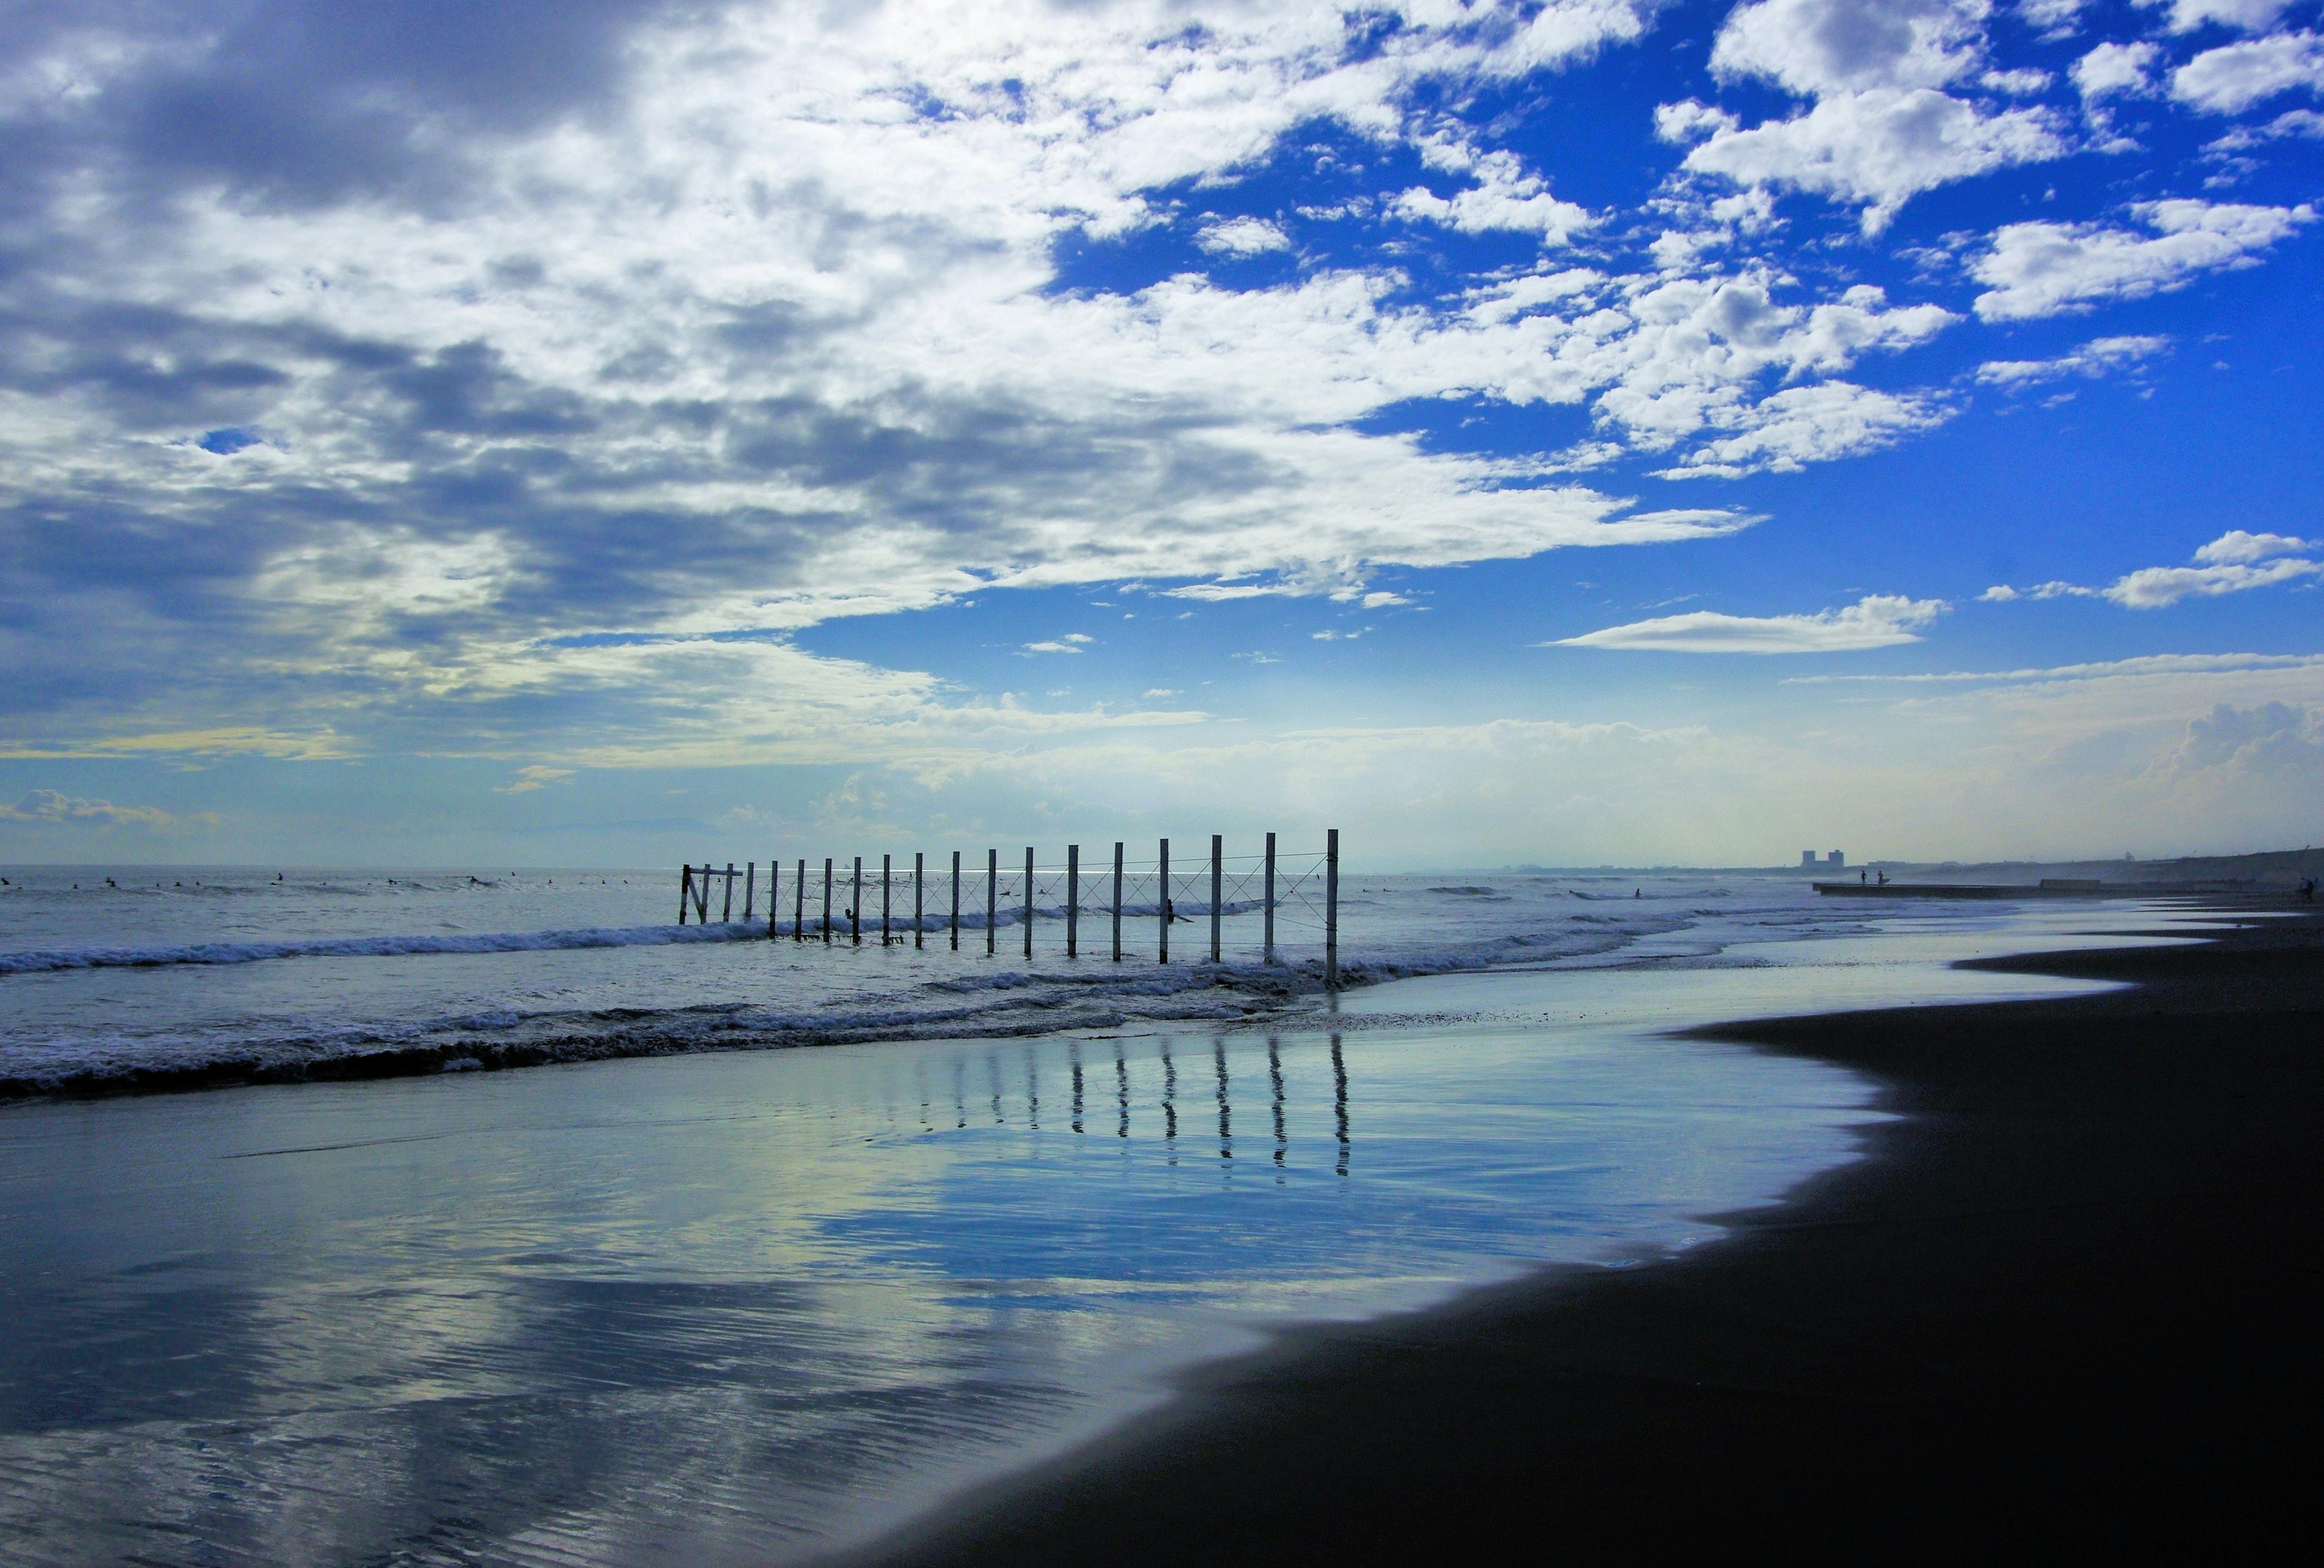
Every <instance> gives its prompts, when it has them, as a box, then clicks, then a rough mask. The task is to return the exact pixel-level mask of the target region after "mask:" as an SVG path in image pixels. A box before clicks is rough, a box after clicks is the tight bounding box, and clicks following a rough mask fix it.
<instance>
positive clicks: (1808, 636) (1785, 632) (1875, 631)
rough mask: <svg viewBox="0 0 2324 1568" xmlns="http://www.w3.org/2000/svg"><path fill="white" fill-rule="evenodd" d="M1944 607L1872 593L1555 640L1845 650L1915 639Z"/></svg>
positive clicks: (1586, 644)
mask: <svg viewBox="0 0 2324 1568" xmlns="http://www.w3.org/2000/svg"><path fill="white" fill-rule="evenodd" d="M1948 608H1949V606H1948V605H1947V604H1945V602H1944V601H1943V600H1942V599H1907V598H1904V597H1901V596H1898V595H1886V594H1873V595H1867V596H1866V597H1864V598H1862V599H1859V600H1858V601H1857V602H1856V603H1855V604H1850V605H1849V606H1848V607H1847V608H1845V609H1840V610H1825V611H1822V612H1821V613H1817V614H1813V615H1766V616H1751V615H1722V614H1720V613H1717V612H1715V611H1710V610H1697V611H1694V612H1692V613H1689V614H1684V615H1664V616H1659V617H1657V618H1655V620H1651V621H1634V622H1632V623H1629V624H1628V625H1627V626H1609V627H1607V628H1606V629H1605V630H1603V631H1600V632H1587V633H1585V634H1583V635H1582V636H1580V637H1567V638H1563V639H1561V640H1560V641H1558V643H1557V644H1555V646H1558V647H1562V648H1630V649H1653V650H1662V651H1666V652H1674V653H1849V652H1855V651H1857V650H1861V649H1867V648H1891V647H1894V646H1895V645H1896V644H1897V643H1900V642H1917V641H1920V636H1919V632H1921V630H1922V629H1923V628H1924V627H1926V626H1927V625H1929V623H1932V622H1933V621H1934V620H1935V619H1936V618H1937V617H1938V616H1940V615H1941V614H1943V613H1945V611H1946V610H1947V609H1948Z"/></svg>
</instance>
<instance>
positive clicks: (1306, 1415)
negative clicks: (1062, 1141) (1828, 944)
mask: <svg viewBox="0 0 2324 1568" xmlns="http://www.w3.org/2000/svg"><path fill="white" fill-rule="evenodd" d="M2122 934H2123V935H2132V934H2133V933H2128V932H2125V933H2122ZM1960 967H1963V968H1968V969H1973V970H1983V971H1989V972H1999V973H2040V974H2047V975H2058V976H2064V977H2071V978H2082V979H2091V980H2105V981H2114V982H2126V983H2127V989H2121V990H2116V991H2111V992H2104V993H2099V994H2095V995H2084V996H2078V997H2070V998H2058V999H2047V1000H2041V1001H2001V1002H1972V1003H1962V1004H1950V1005H1936V1006H1926V1007H1909V1008H1901V1009H1885V1010H1876V1011H1871V1012H1857V1013H1845V1012H1842V1013H1824V1014H1812V1015H1808V1016H1804V1017H1796V1018H1786V1019H1760V1020H1750V1021H1743V1022H1736V1023H1729V1024H1721V1025H1716V1026H1711V1027H1709V1028H1697V1029H1692V1030H1688V1031H1684V1034H1685V1035H1686V1036H1689V1037H1692V1038H1708V1039H1717V1040H1721V1041H1727V1042H1729V1043H1737V1044H1743V1045H1748V1046H1750V1047H1753V1048H1756V1049H1758V1050H1762V1051H1769V1052H1774V1053H1776V1054H1782V1055H1794V1056H1808V1057H1812V1058H1814V1059H1817V1060H1821V1061H1826V1062H1830V1063H1831V1064H1833V1065H1839V1066H1841V1067H1844V1068H1847V1069H1849V1070H1850V1071H1853V1072H1857V1073H1860V1074H1863V1075H1866V1076H1867V1077H1869V1078H1871V1079H1873V1080H1874V1081H1876V1082H1877V1083H1878V1084H1880V1085H1881V1094H1880V1099H1879V1101H1878V1102H1877V1105H1876V1109H1878V1110H1882V1111H1890V1112H1895V1113H1897V1114H1896V1116H1895V1119H1894V1120H1891V1121H1885V1122H1881V1123H1877V1124H1875V1125H1872V1126H1870V1127H1867V1129H1865V1130H1864V1132H1863V1133H1862V1137H1863V1139H1864V1146H1865V1154H1866V1158H1863V1159H1860V1160H1858V1161H1857V1162H1855V1163H1853V1164H1851V1165H1849V1166H1847V1167H1841V1168H1840V1169H1838V1170H1835V1171H1831V1172H1828V1173H1826V1174H1825V1175H1823V1176H1818V1177H1815V1178H1812V1180H1810V1181H1809V1182H1807V1183H1804V1184H1803V1185H1801V1186H1800V1187H1799V1188H1796V1189H1794V1191H1793V1192H1792V1193H1791V1194H1788V1195H1787V1196H1786V1198H1785V1199H1784V1201H1783V1202H1782V1203H1781V1204H1777V1205H1775V1206H1773V1207H1770V1208H1766V1209H1756V1210H1751V1211H1747V1212H1745V1213H1738V1214H1729V1215H1720V1216H1710V1217H1711V1218H1713V1219H1716V1220H1717V1221H1718V1222H1720V1224H1722V1225H1723V1226H1726V1227H1728V1229H1727V1233H1726V1234H1725V1235H1724V1236H1723V1237H1721V1238H1720V1240H1718V1241H1712V1242H1710V1243H1707V1244H1705V1245H1703V1246H1701V1247H1698V1248H1695V1249H1692V1250H1689V1251H1688V1252H1685V1253H1683V1254H1681V1255H1679V1256H1676V1257H1674V1258H1672V1259H1667V1260H1664V1261H1659V1262H1655V1263H1652V1264H1648V1265H1646V1266H1643V1267H1639V1268H1628V1269H1614V1270H1608V1269H1594V1270H1593V1269H1587V1268H1557V1269H1553V1270H1550V1271H1547V1272H1545V1273H1542V1274H1538V1275H1535V1276H1533V1277H1529V1278H1528V1279H1526V1280H1524V1281H1520V1282H1517V1283H1513V1284H1510V1285H1506V1286H1500V1287H1491V1288H1489V1289H1487V1290H1484V1291H1480V1292H1478V1293H1475V1294H1472V1295H1470V1296H1464V1297H1462V1299H1461V1300H1460V1301H1459V1302H1457V1303H1454V1304H1451V1305H1446V1306H1443V1307H1441V1308H1436V1309H1434V1310H1431V1311H1428V1312H1423V1313H1418V1314H1409V1315H1406V1316H1402V1317H1396V1318H1388V1319H1380V1320H1374V1321H1372V1322H1369V1323H1367V1324H1360V1325H1329V1326H1319V1327H1311V1328H1305V1329H1301V1330H1297V1331H1293V1332H1291V1333H1286V1334H1284V1335H1283V1336H1281V1337H1280V1338H1279V1339H1278V1340H1277V1342H1275V1343H1273V1344H1272V1345H1270V1346H1269V1347H1268V1348H1267V1349H1265V1350H1262V1351H1257V1352H1254V1353H1252V1354H1250V1355H1247V1356H1243V1357H1239V1358H1235V1359H1233V1360H1228V1361H1224V1362H1220V1363H1215V1364H1213V1365H1211V1366H1208V1367H1205V1368H1203V1369H1202V1370H1199V1371H1197V1372H1195V1373H1194V1374H1192V1375H1191V1376H1189V1377H1187V1378H1185V1379H1182V1380H1181V1381H1180V1382H1179V1383H1178V1384H1177V1386H1176V1393H1177V1396H1178V1397H1176V1399H1175V1400H1173V1401H1172V1403H1171V1404H1170V1405H1169V1406H1168V1407H1166V1408H1164V1409H1163V1410H1161V1411H1158V1412H1157V1413H1156V1414H1155V1415H1153V1416H1149V1417H1147V1418H1145V1419H1143V1420H1141V1421H1139V1422H1136V1423H1133V1424H1131V1425H1130V1426H1127V1427H1124V1428H1121V1429H1119V1430H1117V1431H1116V1432H1114V1433H1112V1434H1109V1435H1107V1436H1105V1437H1102V1438H1101V1439H1099V1440H1097V1441H1096V1442H1094V1443H1092V1444H1090V1445H1088V1446H1085V1447H1084V1448H1082V1449H1079V1450H1076V1451H1074V1453H1070V1454H1068V1455H1066V1456H1065V1457H1063V1458H1061V1459H1058V1460H1056V1461H1053V1462H1047V1463H1045V1464H1042V1465H1039V1466H1037V1467H1036V1468H1034V1469H1032V1470H1030V1471H1022V1472H1019V1473H1018V1474H1017V1475H1015V1476H1013V1477H1012V1478H1010V1479H1008V1480H1002V1481H999V1482H996V1483H993V1484H991V1485H989V1486H987V1487H984V1488H982V1489H980V1490H978V1491H976V1492H974V1493H973V1494H971V1495H970V1496H969V1497H967V1498H966V1499H961V1500H958V1501H955V1502H954V1503H951V1504H948V1505H945V1506H944V1507H942V1508H939V1509H938V1510H937V1511H936V1512H935V1513H933V1514H931V1515H928V1516H926V1517H923V1518H922V1519H921V1520H920V1521H918V1523H916V1524H914V1525H911V1526H906V1527H905V1528H904V1529H903V1530H902V1531H900V1532H898V1533H895V1534H892V1535H890V1536H887V1537H885V1538H884V1539H882V1540H881V1541H879V1542H875V1543H873V1544H871V1545H870V1546H868V1547H865V1548H861V1549H858V1550H855V1551H852V1552H849V1553H846V1554H843V1555H842V1556H840V1557H839V1558H837V1559H835V1560H836V1561H843V1562H849V1563H872V1562H878V1563H961V1564H966V1563H1004V1562H1005V1563H1043V1562H1050V1561H1059V1562H1062V1561H1065V1560H1066V1559H1067V1558H1068V1556H1070V1557H1073V1558H1075V1559H1081V1558H1086V1557H1087V1556H1089V1555H1090V1554H1092V1553H1093V1552H1097V1553H1101V1554H1102V1555H1104V1556H1105V1557H1106V1558H1107V1559H1108V1560H1109V1561H1118V1562H1133V1563H1134V1562H1148V1561H1151V1562H1157V1563H1159V1562H1162V1561H1164V1560H1166V1559H1176V1558H1179V1557H1183V1556H1184V1555H1185V1553H1186V1552H1187V1551H1188V1550H1189V1549H1196V1550H1200V1551H1202V1552H1203V1554H1205V1555H1210V1556H1224V1557H1226V1558H1227V1559H1228V1560H1230V1561H1239V1560H1243V1559H1246V1558H1249V1559H1252V1560H1257V1559H1259V1558H1264V1557H1279V1556H1282V1555H1284V1554H1289V1553H1294V1552H1313V1551H1315V1550H1318V1549H1322V1550H1324V1551H1334V1552H1342V1553H1346V1554H1351V1555H1352V1556H1353V1557H1354V1558H1355V1559H1356V1560H1365V1559H1374V1560H1376V1559H1378V1558H1379V1556H1381V1555H1382V1554H1386V1553H1388V1552H1391V1551H1392V1552H1396V1553H1398V1554H1406V1555H1412V1556H1416V1557H1420V1558H1423V1559H1434V1558H1438V1557H1443V1556H1446V1555H1451V1554H1472V1553H1485V1552H1500V1551H1506V1550H1507V1549H1508V1545H1509V1544H1510V1543H1513V1542H1518V1541H1525V1540H1528V1539H1538V1540H1540V1541H1541V1542H1543V1544H1544V1545H1548V1544H1549V1543H1552V1542H1555V1543H1558V1544H1563V1543H1565V1542H1567V1541H1573V1540H1579V1541H1582V1542H1584V1543H1591V1542H1603V1543H1605V1544H1607V1545H1613V1546H1616V1547H1618V1549H1622V1550H1625V1551H1632V1552H1635V1551H1638V1550H1651V1549H1668V1550H1673V1551H1675V1550H1678V1549H1682V1548H1686V1547H1689V1546H1699V1545H1701V1544H1703V1543H1704V1542H1705V1541H1706V1540H1709V1539H1716V1540H1717V1542H1718V1544H1719V1545H1720V1546H1721V1547H1725V1548H1731V1547H1733V1546H1735V1545H1764V1546H1768V1547H1794V1548H1795V1547H1797V1546H1800V1545H1809V1544H1824V1543H1829V1544H1830V1545H1832V1546H1834V1547H1840V1546H1843V1545H1845V1546H1846V1547H1848V1548H1849V1549H1851V1550H1858V1551H1861V1550H1863V1549H1865V1547H1866V1545H1867V1544H1868V1543H1873V1542H1878V1543H1883V1545H1882V1546H1881V1548H1880V1549H1881V1550H1882V1551H1883V1552H1884V1554H1890V1555H1899V1554H1901V1555H1906V1556H1914V1555H1921V1554H1931V1555H1958V1554H1966V1553H1968V1552H1970V1551H1981V1550H1989V1549H1990V1548H1991V1545H1992V1544H1993V1542H1994V1540H1995V1538H1996V1536H2003V1537H2004V1538H2006V1539H2009V1540H2011V1541H2012V1542H2013V1543H2015V1542H2018V1541H2043V1542H2048V1543H2052V1544H2055V1545H2061V1546H2064V1545H2070V1546H2073V1547H2075V1548H2076V1549H2079V1550H2087V1549H2089V1546H2091V1545H2094V1544H2098V1543H2117V1544H2120V1545H2126V1546H2129V1545H2137V1546H2144V1547H2145V1548H2147V1549H2150V1550H2151V1549H2152V1548H2153V1546H2154V1545H2157V1544H2160V1543H2162V1542H2164V1541H2173V1540H2175V1541H2177V1542H2179V1543H2181V1544H2183V1545H2188V1546H2200V1547H2202V1548H2204V1549H2206V1550H2217V1549H2218V1548H2219V1547H2221V1546H2223V1545H2229V1544H2235V1545H2241V1546H2248V1547H2258V1546H2262V1545H2272V1544H2278V1543H2281V1544H2289V1543H2290V1542H2292V1541H2293V1540H2298V1539H2302V1538H2304V1537H2305V1536H2307V1535H2309V1534H2310V1533H2311V1531H2312V1528H2313V1526H2314V1525H2315V1524H2316V1522H2317V1515H2318V1513H2319V1509H2318V1508H2316V1507H2315V1506H2314V1505H2310V1504H2308V1503H2306V1502H2305V1501H2304V1499H2303V1489H2304V1488H2306V1486H2307V1485H2308V1478H2309V1477H2310V1475H2311V1474H2312V1472H2313V1469H2314V1465H2315V1462H2316V1461H2317V1460H2318V1459H2319V1458H2324V1436H2319V1434H2318V1433H2317V1432H2316V1431H2315V1429H2314V1418H2313V1414H2312V1413H2313V1410H2314V1409H2315V1407H2316V1399H2317V1396H2318V1395H2319V1392H2324V1349H2319V1338H2318V1335H2317V1334H2316V1333H2315V1331H2314V1330H2313V1328H2312V1325H2311V1321H2310V1320H2311V1319H2312V1318H2313V1315H2314V1308H2313V1296H2314V1294H2315V1276H2316V1272H2317V1265H2316V1264H2315V1263H2314V1261H2313V1259H2314V1258H2315V1257H2316V1256H2317V1251H2318V1248H2319V1243H2324V1150H2319V1148H2318V1147H2317V1139H2316V1138H2315V1131H2316V1129H2317V1128H2318V1127H2319V1124H2324V1045H2319V1044H2318V1043H2317V1042H2319V1041H2324V1028H2319V1025H2324V983H2319V982H2324V921H2319V920H2317V919H2315V918H2293V919H2287V920H2275V921H2270V922H2266V923H2264V924H2261V925H2256V926H2254V925H2245V926H2241V927H2236V929H2233V930H2230V931H2227V932H2224V933H2220V934H2218V935H2217V936H2209V937H2207V938H2206V939H2204V940H2202V941H2201V942H2199V944H2196V945H2183V946H2162V947H2132V948H2107V947H2103V946H2096V947H2092V948H2089V949H2082V950H2075V951H2069V952H2051V953H2044V954H2039V955H2029V956H2024V957H2003V958H1989V959H1979V960H1972V961H1969V962H1967V963H1965V964H1962V965H1960Z"/></svg>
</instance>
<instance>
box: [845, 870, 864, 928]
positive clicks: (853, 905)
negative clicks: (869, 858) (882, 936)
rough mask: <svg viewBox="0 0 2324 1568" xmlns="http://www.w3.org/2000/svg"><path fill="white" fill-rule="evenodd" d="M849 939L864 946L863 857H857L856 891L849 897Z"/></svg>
mask: <svg viewBox="0 0 2324 1568" xmlns="http://www.w3.org/2000/svg"><path fill="white" fill-rule="evenodd" d="M847 939H848V940H849V941H851V942H853V944H855V945H856V946H858V947H861V946H862V945H863V857H862V855H860V854H859V855H857V856H856V857H855V882H854V890H853V892H851V893H849V894H848V896H847Z"/></svg>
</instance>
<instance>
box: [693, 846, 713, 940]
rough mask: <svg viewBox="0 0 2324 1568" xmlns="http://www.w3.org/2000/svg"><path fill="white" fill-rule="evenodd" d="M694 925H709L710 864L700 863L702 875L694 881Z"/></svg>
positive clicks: (706, 862)
mask: <svg viewBox="0 0 2324 1568" xmlns="http://www.w3.org/2000/svg"><path fill="white" fill-rule="evenodd" d="M694 923H695V924H696V925H697V926H707V925H708V924H710V862H708V861H704V862H702V874H701V875H700V876H698V877H696V879H695V881H694Z"/></svg>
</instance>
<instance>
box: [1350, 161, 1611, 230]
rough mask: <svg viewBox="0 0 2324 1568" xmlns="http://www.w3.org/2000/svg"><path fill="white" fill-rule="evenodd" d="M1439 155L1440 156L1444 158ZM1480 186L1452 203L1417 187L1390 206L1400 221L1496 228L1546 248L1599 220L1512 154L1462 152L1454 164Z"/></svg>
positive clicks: (1461, 193)
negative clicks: (1538, 237) (1530, 237)
mask: <svg viewBox="0 0 2324 1568" xmlns="http://www.w3.org/2000/svg"><path fill="white" fill-rule="evenodd" d="M1440 156H1441V155H1440ZM1450 161H1452V163H1453V165H1454V166H1455V167H1456V168H1459V169H1461V170H1462V171H1464V172H1467V173H1469V174H1471V175H1472V176H1473V177H1474V178H1475V179H1476V180H1477V183H1476V184H1475V185H1473V186H1471V187H1469V188H1468V189H1463V190H1460V191H1456V192H1455V193H1454V194H1453V195H1452V197H1451V198H1449V199H1448V198H1444V197H1440V196H1438V195H1436V194H1435V193H1434V192H1433V191H1431V190H1429V189H1426V188H1425V187H1422V186H1415V187H1414V188H1413V189H1409V190H1406V191H1405V192H1404V193H1402V194H1401V195H1399V196H1397V198H1395V199H1394V200H1393V201H1392V202H1390V203H1389V209H1390V210H1391V211H1393V212H1395V213H1397V214H1398V215H1399V216H1401V217H1406V218H1412V219H1417V220H1422V221H1425V222H1429V223H1440V224H1443V225H1444V226H1447V227H1448V228H1455V229H1459V230H1460V231H1461V232H1462V233H1463V234H1483V233H1485V232H1487V231H1489V230H1493V229H1507V230H1512V231H1516V232H1519V233H1527V234H1538V235H1541V239H1542V243H1543V244H1545V245H1560V244H1565V243H1566V242H1567V241H1569V240H1571V239H1572V237H1573V236H1574V235H1577V234H1579V233H1581V232H1582V231H1583V230H1585V229H1588V228H1590V227H1591V226H1593V225H1595V224H1596V222H1597V221H1598V220H1597V218H1596V217H1594V216H1593V215H1592V214H1591V211H1590V210H1589V208H1584V207H1578V206H1576V205H1575V204H1573V203H1572V202H1570V201H1560V200H1559V199H1558V198H1555V197H1554V196H1552V195H1551V194H1550V193H1549V188H1548V186H1547V185H1546V184H1545V182H1544V181H1543V180H1541V179H1540V177H1539V176H1537V175H1534V174H1529V173H1527V172H1526V169H1525V166H1524V165H1523V164H1522V163H1521V162H1520V161H1518V159H1517V156H1516V155H1515V154H1514V153H1510V152H1488V153H1484V154H1482V155H1473V154H1469V153H1467V152H1465V151H1462V152H1458V153H1456V154H1455V156H1454V157H1453V158H1452V160H1450Z"/></svg>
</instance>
